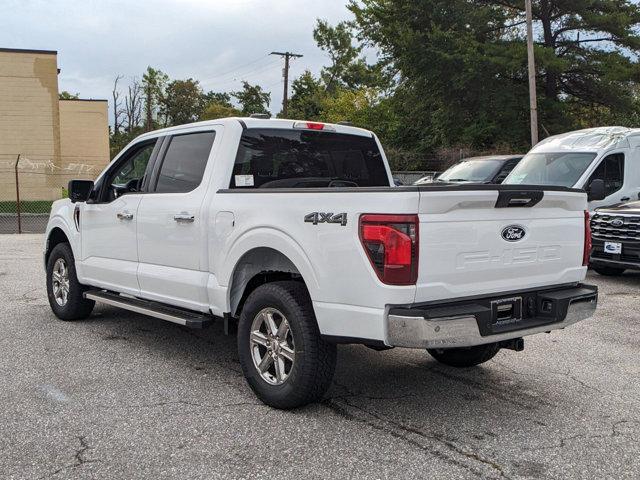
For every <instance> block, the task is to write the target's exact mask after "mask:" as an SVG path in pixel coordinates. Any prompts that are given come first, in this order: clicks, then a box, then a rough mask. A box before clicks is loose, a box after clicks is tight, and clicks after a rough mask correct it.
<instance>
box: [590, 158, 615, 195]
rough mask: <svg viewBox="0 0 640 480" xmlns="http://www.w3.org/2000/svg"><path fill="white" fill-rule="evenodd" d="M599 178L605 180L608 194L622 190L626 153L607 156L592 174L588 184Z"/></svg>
mask: <svg viewBox="0 0 640 480" xmlns="http://www.w3.org/2000/svg"><path fill="white" fill-rule="evenodd" d="M597 178H598V179H602V180H604V188H605V192H606V194H607V196H609V195H611V194H612V193H614V192H617V191H618V190H620V189H621V188H622V184H623V183H624V153H614V154H612V155H609V156H607V157H605V158H604V160H602V161H601V162H600V165H598V168H596V170H595V171H594V172H593V174H592V175H591V178H590V179H589V181H588V182H587V185H588V184H590V183H591V182H592V181H593V180H595V179H597Z"/></svg>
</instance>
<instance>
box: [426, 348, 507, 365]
mask: <svg viewBox="0 0 640 480" xmlns="http://www.w3.org/2000/svg"><path fill="white" fill-rule="evenodd" d="M499 351H500V346H499V345H498V344H497V343H487V344H486V345H477V346H475V347H465V348H446V349H439V348H433V349H430V348H429V349H427V352H429V355H431V356H432V357H433V358H435V359H436V360H437V361H438V362H440V363H444V364H445V365H449V366H450V367H457V368H464V367H474V366H476V365H480V364H481V363H484V362H488V361H489V360H491V359H492V358H493V357H495V356H496V354H497V353H498V352H499Z"/></svg>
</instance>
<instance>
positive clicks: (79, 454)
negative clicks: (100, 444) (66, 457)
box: [40, 435, 100, 478]
mask: <svg viewBox="0 0 640 480" xmlns="http://www.w3.org/2000/svg"><path fill="white" fill-rule="evenodd" d="M76 438H77V439H78V441H79V442H80V448H78V449H76V451H75V453H74V454H73V460H74V461H73V463H71V464H69V465H65V466H64V467H60V468H57V469H56V470H54V471H53V472H51V473H49V474H48V475H45V476H44V477H40V478H46V477H54V476H56V475H58V474H59V473H62V472H64V471H65V470H69V469H76V468H79V467H82V466H83V465H86V464H87V463H97V462H99V461H100V460H98V459H87V458H85V454H86V453H87V452H88V451H89V450H93V447H92V446H91V445H89V442H87V438H86V437H85V436H84V435H80V436H77V437H76Z"/></svg>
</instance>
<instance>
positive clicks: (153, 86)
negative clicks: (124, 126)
mask: <svg viewBox="0 0 640 480" xmlns="http://www.w3.org/2000/svg"><path fill="white" fill-rule="evenodd" d="M168 83H169V76H168V75H167V74H166V73H164V72H162V71H160V70H156V69H155V68H151V67H147V71H146V72H144V74H143V75H142V90H143V91H144V110H145V121H144V126H145V130H146V131H147V132H148V131H150V130H153V129H154V128H156V127H157V126H158V121H157V115H158V110H159V107H160V103H161V102H162V99H163V97H164V94H165V88H166V87H167V84H168Z"/></svg>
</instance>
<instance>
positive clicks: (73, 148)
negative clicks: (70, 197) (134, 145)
mask: <svg viewBox="0 0 640 480" xmlns="http://www.w3.org/2000/svg"><path fill="white" fill-rule="evenodd" d="M60 157H61V162H60V167H61V168H62V171H63V172H66V173H68V174H69V175H75V178H88V179H91V180H93V179H94V178H95V177H96V176H97V175H98V173H100V172H101V171H102V169H103V168H104V166H105V165H106V164H107V163H109V127H108V116H107V101H106V100H60Z"/></svg>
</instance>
